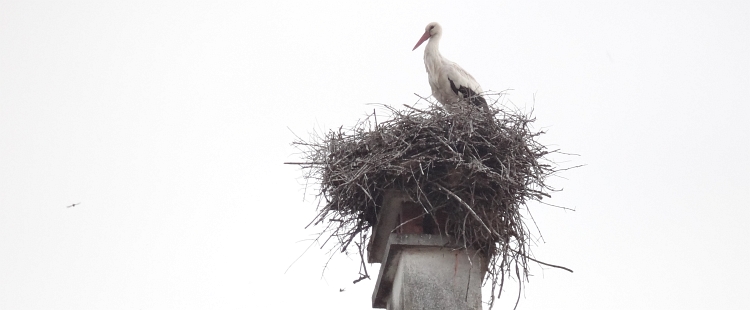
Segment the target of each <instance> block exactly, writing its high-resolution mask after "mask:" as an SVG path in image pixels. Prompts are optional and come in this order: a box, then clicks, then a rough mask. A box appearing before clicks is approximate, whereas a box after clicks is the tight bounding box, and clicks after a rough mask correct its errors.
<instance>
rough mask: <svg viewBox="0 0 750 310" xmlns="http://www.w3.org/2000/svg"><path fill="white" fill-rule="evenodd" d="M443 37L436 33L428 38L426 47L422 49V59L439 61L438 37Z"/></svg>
mask: <svg viewBox="0 0 750 310" xmlns="http://www.w3.org/2000/svg"><path fill="white" fill-rule="evenodd" d="M442 36H443V35H442V34H441V33H436V34H435V35H433V36H432V37H430V40H429V41H427V46H425V48H424V57H425V58H435V59H439V58H440V57H442V55H440V50H439V47H440V37H442Z"/></svg>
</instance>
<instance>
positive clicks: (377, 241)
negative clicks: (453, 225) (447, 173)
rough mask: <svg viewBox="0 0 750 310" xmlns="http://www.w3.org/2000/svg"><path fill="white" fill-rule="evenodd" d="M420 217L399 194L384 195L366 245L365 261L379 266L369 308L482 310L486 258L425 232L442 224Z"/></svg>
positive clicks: (415, 207)
mask: <svg viewBox="0 0 750 310" xmlns="http://www.w3.org/2000/svg"><path fill="white" fill-rule="evenodd" d="M422 213H423V211H422V207H421V206H419V205H418V204H415V203H413V202H410V201H408V197H406V196H404V195H403V193H400V192H397V191H392V192H388V193H386V195H385V197H384V203H383V208H382V209H381V212H380V214H379V216H378V223H377V225H376V226H375V227H374V229H373V234H372V236H371V238H370V244H369V245H368V261H370V262H371V263H372V262H378V263H381V266H380V273H379V274H378V279H377V283H376V285H375V291H374V292H373V296H372V307H373V308H381V309H382V308H386V309H388V310H417V309H420V310H421V309H425V310H427V309H429V310H443V309H445V310H448V309H450V310H456V309H460V310H481V309H482V294H481V286H482V280H483V278H484V274H485V272H486V270H487V263H488V262H487V259H486V257H485V256H484V255H482V253H478V252H477V251H475V250H471V249H468V250H467V249H463V248H462V246H461V245H459V244H456V243H455V242H454V240H452V239H451V238H449V237H448V236H445V235H444V234H440V233H439V232H438V231H437V230H435V229H433V228H435V227H430V226H436V227H439V226H442V224H444V219H441V218H438V219H437V220H435V219H433V218H427V219H425V218H424V217H421V214H422ZM438 217H441V216H438ZM434 222H437V223H436V224H437V225H431V223H434Z"/></svg>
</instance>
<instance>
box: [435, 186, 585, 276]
mask: <svg viewBox="0 0 750 310" xmlns="http://www.w3.org/2000/svg"><path fill="white" fill-rule="evenodd" d="M435 185H437V186H438V187H439V188H440V189H442V190H444V191H445V192H446V193H448V195H450V196H451V197H453V198H455V199H456V200H457V201H458V202H459V203H461V204H462V205H463V206H464V207H466V209H467V210H469V212H470V213H471V215H473V216H474V218H475V219H477V221H479V223H480V224H482V227H484V229H486V230H487V232H489V233H491V234H494V235H495V236H497V237H500V234H498V233H497V232H495V231H494V230H492V229H490V228H489V227H487V225H486V224H484V221H482V219H481V218H480V217H479V215H477V214H476V213H475V212H474V210H472V209H471V206H469V204H467V203H466V202H464V201H463V199H461V197H458V196H457V195H456V194H454V193H453V192H451V191H450V190H448V189H447V188H445V187H443V186H442V185H440V184H435ZM511 251H513V252H516V253H517V254H520V255H523V257H525V258H527V259H530V260H532V261H534V262H536V263H538V264H542V265H545V266H548V267H553V268H560V269H562V270H565V271H568V272H570V273H572V272H573V270H571V269H569V268H566V267H563V266H558V265H553V264H548V263H545V262H542V261H539V260H536V259H534V258H532V257H529V256H528V255H526V254H523V253H519V252H518V251H516V250H513V249H511Z"/></svg>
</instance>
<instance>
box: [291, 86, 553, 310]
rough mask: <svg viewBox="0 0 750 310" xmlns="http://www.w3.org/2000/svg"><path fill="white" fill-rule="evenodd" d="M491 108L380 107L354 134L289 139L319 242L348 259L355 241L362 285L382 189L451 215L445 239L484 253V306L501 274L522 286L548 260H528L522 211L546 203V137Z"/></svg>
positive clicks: (522, 117)
mask: <svg viewBox="0 0 750 310" xmlns="http://www.w3.org/2000/svg"><path fill="white" fill-rule="evenodd" d="M498 96H499V95H498ZM422 103H424V101H423V102H422ZM423 105H424V104H423ZM496 105H497V100H495V103H493V104H491V105H490V113H487V112H485V111H481V110H479V109H476V108H470V107H469V108H465V109H458V110H456V111H452V112H451V113H450V114H449V113H446V112H445V111H444V110H443V109H442V108H441V107H439V106H437V105H436V104H434V103H428V104H427V105H426V107H424V108H414V107H409V106H407V109H405V110H398V109H395V108H392V107H387V106H386V109H387V110H388V112H389V114H390V115H382V114H381V115H376V114H375V113H373V114H372V115H369V116H368V117H366V118H365V119H363V120H361V121H359V122H358V123H357V124H356V125H355V126H354V127H352V128H349V129H343V128H339V129H338V130H331V131H328V132H326V133H325V134H324V135H323V136H313V137H312V138H311V141H304V140H302V139H298V141H296V142H294V144H295V145H296V146H297V147H298V149H299V150H300V151H302V154H303V157H304V162H302V163H296V164H300V165H302V166H303V167H305V168H309V169H310V170H309V173H308V174H307V175H306V177H307V178H308V180H312V181H314V182H316V183H318V185H319V190H320V192H319V198H320V202H321V204H320V207H319V209H318V214H317V217H316V218H315V219H314V220H313V221H312V223H311V224H314V225H323V233H322V234H321V237H322V238H320V239H319V240H320V241H321V243H322V244H323V246H325V244H329V245H332V246H333V248H334V249H336V250H338V251H340V252H345V253H348V249H349V248H350V246H351V245H352V243H353V244H354V245H355V246H356V247H357V251H358V253H359V256H360V258H361V259H362V261H361V268H363V270H364V272H363V270H360V274H361V276H362V277H361V278H360V280H361V279H362V278H365V277H368V276H367V271H366V268H365V259H364V257H366V255H365V254H364V250H365V247H366V246H365V245H366V242H367V240H368V238H369V235H368V234H369V233H370V230H369V229H368V228H370V227H373V225H374V224H375V223H376V221H377V219H378V214H379V212H380V209H381V203H382V201H383V195H384V193H385V190H388V189H399V190H401V191H403V192H405V193H406V194H408V196H409V197H410V198H411V199H412V200H413V201H414V202H417V203H419V204H420V205H421V206H422V207H423V208H424V210H425V213H428V214H432V215H435V214H437V212H440V213H442V214H443V215H442V216H444V217H445V215H447V223H446V224H445V225H444V226H443V227H441V229H442V231H441V233H443V234H447V235H448V236H451V237H453V238H455V240H457V241H458V242H460V243H461V244H463V245H464V246H465V247H466V248H474V249H479V250H481V251H482V252H484V253H487V254H488V256H489V258H490V264H489V270H488V273H487V277H488V280H489V281H490V283H491V284H492V295H493V297H492V298H491V299H490V304H492V303H493V300H494V296H495V292H496V289H497V293H498V295H499V293H501V292H502V285H503V283H504V280H505V279H506V278H507V277H512V278H515V279H516V281H518V283H519V286H520V285H521V283H522V282H524V280H527V276H528V268H527V266H528V260H532V261H534V262H538V263H541V264H545V263H542V262H539V261H537V260H535V259H533V258H532V257H531V254H530V251H529V245H530V243H532V242H533V241H531V240H530V236H529V228H528V226H527V224H526V223H525V222H524V218H525V215H529V216H530V213H528V212H527V211H528V210H527V209H526V208H525V206H526V203H527V202H528V201H530V200H541V199H543V198H544V197H549V194H548V193H549V192H550V191H551V190H552V189H551V188H550V187H549V186H547V185H546V184H545V179H546V178H547V177H548V176H550V175H551V174H553V173H554V172H555V167H554V165H551V164H550V162H549V161H547V160H545V155H548V154H549V153H550V152H551V151H549V150H548V149H547V148H546V147H545V146H544V145H541V144H540V143H539V142H538V141H537V138H538V137H539V135H541V134H542V133H543V132H542V131H534V130H532V129H531V127H530V124H531V123H532V122H533V121H534V119H533V118H532V117H531V116H530V115H527V114H524V113H521V112H518V111H509V110H505V109H501V108H497V107H496ZM378 118H380V122H378ZM386 118H387V119H386ZM331 242H332V243H331ZM545 265H547V266H552V267H558V266H554V265H549V264H545ZM560 268H562V267H560ZM564 269H565V268H564ZM514 275H515V277H514ZM356 282H357V281H355V283H356ZM498 297H499V296H498ZM519 297H520V289H519Z"/></svg>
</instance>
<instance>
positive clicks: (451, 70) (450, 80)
mask: <svg viewBox="0 0 750 310" xmlns="http://www.w3.org/2000/svg"><path fill="white" fill-rule="evenodd" d="M442 36H443V28H442V27H440V24H438V23H435V22H432V23H429V24H427V27H425V29H424V34H423V35H422V37H421V38H419V42H417V45H415V46H414V48H413V49H412V51H413V50H416V49H417V47H419V46H420V45H422V43H424V41H427V40H429V41H428V42H427V46H426V47H425V49H424V66H425V69H427V78H428V80H429V82H430V88H432V95H433V96H434V97H435V99H437V101H438V102H440V103H441V104H442V105H443V106H444V107H445V109H446V110H448V112H451V111H453V110H456V104H459V103H460V102H468V103H470V104H472V105H475V106H478V107H480V108H482V109H483V110H485V111H488V112H489V107H488V106H487V101H486V100H485V99H484V98H483V97H482V87H481V86H479V83H477V81H476V80H475V79H474V77H472V76H471V74H469V73H468V72H466V70H464V69H463V68H461V67H460V66H459V65H458V64H456V63H455V62H452V61H450V60H448V59H445V57H443V55H440V51H439V50H438V46H439V45H440V38H441V37H442Z"/></svg>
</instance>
